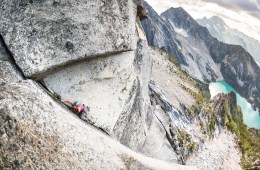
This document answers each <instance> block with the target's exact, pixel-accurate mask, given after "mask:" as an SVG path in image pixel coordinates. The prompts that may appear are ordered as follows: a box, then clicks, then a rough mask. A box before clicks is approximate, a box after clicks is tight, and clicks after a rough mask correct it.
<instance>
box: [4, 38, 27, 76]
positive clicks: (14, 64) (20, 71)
mask: <svg viewBox="0 0 260 170" xmlns="http://www.w3.org/2000/svg"><path fill="white" fill-rule="evenodd" d="M0 46H1V47H3V49H2V50H3V53H6V56H5V58H4V60H7V61H9V62H10V63H11V64H12V65H13V66H14V67H15V68H16V70H17V71H18V72H19V74H20V75H21V76H22V78H23V79H26V77H25V75H24V74H23V71H22V69H21V68H20V67H19V65H17V64H16V61H15V59H14V57H13V55H12V53H11V51H10V50H9V49H8V47H7V45H6V43H5V41H4V39H3V37H2V35H1V34H0Z"/></svg>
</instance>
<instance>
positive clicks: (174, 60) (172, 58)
mask: <svg viewBox="0 0 260 170" xmlns="http://www.w3.org/2000/svg"><path fill="white" fill-rule="evenodd" d="M168 59H169V61H170V62H172V63H173V64H174V65H176V66H177V67H179V68H180V67H181V65H180V63H179V62H178V60H177V59H176V58H175V57H174V56H173V55H172V54H168Z"/></svg>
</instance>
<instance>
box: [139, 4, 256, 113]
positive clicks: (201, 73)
mask: <svg viewBox="0 0 260 170" xmlns="http://www.w3.org/2000/svg"><path fill="white" fill-rule="evenodd" d="M145 8H146V9H147V11H148V19H146V20H144V21H143V22H142V25H143V27H144V30H145V32H146V36H147V39H148V43H149V45H152V46H156V47H158V48H161V49H163V50H165V51H166V52H168V53H171V54H173V56H174V57H176V59H178V61H179V62H180V64H181V65H182V67H183V68H185V69H186V70H187V71H188V72H189V74H190V75H192V76H193V77H195V78H197V79H200V80H201V81H205V82H211V81H223V80H225V81H226V82H227V83H229V84H230V85H231V86H232V87H234V88H235V89H236V90H237V91H238V92H239V93H240V94H241V95H242V96H244V97H245V98H247V99H248V101H250V103H252V104H253V107H255V108H256V107H259V106H260V104H259V101H260V100H259V97H258V96H260V95H259V92H260V90H259V89H260V87H259V84H260V83H259V81H260V78H259V76H260V68H259V67H258V65H257V64H256V62H255V61H254V59H253V58H252V56H251V55H250V54H249V53H248V52H247V51H245V50H244V49H243V48H242V47H241V46H237V45H228V44H225V43H222V42H219V41H218V40H217V39H216V38H214V37H212V36H211V35H210V33H209V31H208V30H207V29H206V28H205V27H202V26H200V25H199V24H198V23H197V22H196V21H195V20H194V19H193V18H192V17H191V16H190V15H189V14H188V13H187V12H186V11H185V10H183V9H182V8H170V9H169V10H167V11H165V12H163V13H162V14H161V16H159V15H158V14H157V13H156V12H155V11H154V10H153V9H152V8H151V7H150V6H149V4H147V3H145Z"/></svg>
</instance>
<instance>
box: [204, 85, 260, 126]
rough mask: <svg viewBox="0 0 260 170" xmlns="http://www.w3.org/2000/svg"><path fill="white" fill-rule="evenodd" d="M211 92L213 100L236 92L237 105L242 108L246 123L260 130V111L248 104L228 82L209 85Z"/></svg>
mask: <svg viewBox="0 0 260 170" xmlns="http://www.w3.org/2000/svg"><path fill="white" fill-rule="evenodd" d="M209 90H210V95H211V98H213V97H215V96H216V95H217V94H219V93H224V94H227V93H230V92H231V91H233V92H235V94H236V99H237V105H239V106H240V107H241V110H242V113H243V120H244V123H245V124H246V125H247V126H248V127H250V128H252V127H253V128H257V129H260V115H259V110H257V111H254V110H253V109H252V107H251V104H250V103H248V102H247V100H246V99H245V98H243V97H241V96H240V95H239V93H238V92H237V91H236V90H234V89H233V88H232V87H231V86H230V85H229V84H228V83H226V82H223V81H221V82H212V83H210V84H209Z"/></svg>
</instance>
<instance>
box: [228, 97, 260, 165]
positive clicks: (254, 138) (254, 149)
mask: <svg viewBox="0 0 260 170" xmlns="http://www.w3.org/2000/svg"><path fill="white" fill-rule="evenodd" d="M225 116H227V118H226V121H227V122H226V123H225V125H226V127H227V128H228V129H229V130H230V131H231V132H232V133H234V134H236V136H237V138H238V140H237V141H238V145H239V147H240V149H241V151H242V154H243V158H242V160H241V165H242V167H243V168H244V169H248V168H251V167H252V164H253V162H255V161H256V160H257V159H259V155H260V130H257V129H249V128H248V127H247V126H246V125H245V124H244V122H243V117H242V112H241V109H240V107H235V106H230V104H229V102H228V101H225Z"/></svg>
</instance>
